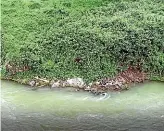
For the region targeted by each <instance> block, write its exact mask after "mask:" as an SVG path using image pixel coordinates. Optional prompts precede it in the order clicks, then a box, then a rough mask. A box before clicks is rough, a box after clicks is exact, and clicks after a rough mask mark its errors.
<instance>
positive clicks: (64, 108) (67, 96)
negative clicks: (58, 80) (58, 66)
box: [1, 81, 164, 131]
mask: <svg viewBox="0 0 164 131" xmlns="http://www.w3.org/2000/svg"><path fill="white" fill-rule="evenodd" d="M1 110H2V114H1V115H2V124H1V126H2V131H164V83H157V82H151V83H147V84H144V85H140V86H138V87H134V88H132V89H130V90H128V91H125V92H122V93H119V92H117V93H108V94H107V95H105V96H94V95H92V94H90V93H87V92H74V90H73V89H69V88H68V89H46V88H44V89H39V90H32V89H31V88H29V87H27V86H24V85H19V84H16V83H14V82H9V81H2V90H1Z"/></svg>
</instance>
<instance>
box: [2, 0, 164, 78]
mask: <svg viewBox="0 0 164 131" xmlns="http://www.w3.org/2000/svg"><path fill="white" fill-rule="evenodd" d="M47 2H48V1H42V2H41V3H33V4H31V3H30V4H29V3H24V4H23V2H20V3H21V4H23V6H24V7H25V9H26V8H28V9H26V10H25V9H23V8H22V9H19V10H18V9H16V5H15V6H14V7H13V6H12V7H11V5H10V6H9V3H10V2H9V1H8V4H7V5H8V6H9V7H8V8H7V9H3V12H6V11H9V10H11V9H15V10H17V13H19V11H20V10H21V11H20V12H21V13H23V16H21V20H20V21H18V20H16V23H14V22H13V21H11V20H10V21H9V22H7V23H6V21H7V20H9V16H6V15H5V14H4V17H3V18H4V22H3V23H2V25H3V28H4V31H5V32H4V36H5V39H4V42H3V43H2V47H3V48H2V49H3V52H4V53H3V55H4V56H3V57H4V58H3V61H6V60H13V58H15V59H16V61H18V62H20V61H24V62H25V63H28V64H29V65H30V66H31V67H32V71H33V72H35V73H36V74H37V75H40V76H46V77H59V78H67V77H74V76H78V77H83V78H84V79H86V80H89V81H90V80H95V79H97V78H101V77H106V76H114V75H115V74H117V73H118V72H120V71H122V70H124V69H125V68H127V67H128V66H129V65H140V67H141V68H142V69H143V70H144V71H146V72H149V73H154V74H158V76H160V77H161V76H164V42H163V41H164V34H163V32H164V30H163V29H164V22H163V21H164V15H163V14H164V12H163V8H162V5H163V4H162V0H158V2H154V0H139V1H136V0H134V1H128V0H118V1H101V0H99V1H97V0H96V1H95V0H89V1H86V2H84V1H80V0H79V1H76V2H75V1H74V0H69V1H68V2H64V1H60V2H59V3H51V4H50V5H49V6H45V3H47ZM96 2H98V3H96ZM20 3H19V4H20ZM7 5H5V4H4V5H3V7H5V6H7ZM17 6H18V5H17ZM75 7H76V8H75ZM25 11H27V12H25ZM17 13H16V14H14V13H10V17H12V18H13V19H17V18H18V17H20V16H17ZM11 14H13V15H16V16H14V17H15V18H14V17H13V16H11ZM5 16H6V17H5ZM22 17H25V18H26V19H27V20H26V21H25V20H24V19H23V18H22ZM14 24H15V27H14V29H13V26H14ZM21 24H22V25H21ZM11 29H13V30H11ZM13 36H14V37H13Z"/></svg>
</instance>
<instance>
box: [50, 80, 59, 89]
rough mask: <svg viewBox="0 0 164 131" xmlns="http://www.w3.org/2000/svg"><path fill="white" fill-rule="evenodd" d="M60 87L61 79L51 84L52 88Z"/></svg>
mask: <svg viewBox="0 0 164 131" xmlns="http://www.w3.org/2000/svg"><path fill="white" fill-rule="evenodd" d="M57 87H60V81H56V82H54V83H53V84H52V85H51V88H57Z"/></svg>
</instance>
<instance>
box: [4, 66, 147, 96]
mask: <svg viewBox="0 0 164 131" xmlns="http://www.w3.org/2000/svg"><path fill="white" fill-rule="evenodd" d="M4 79H8V80H13V81H16V82H18V83H21V84H26V85H29V86H31V87H35V89H37V88H40V87H49V88H66V87H74V88H76V91H78V90H85V91H89V92H92V93H95V94H100V93H104V92H107V91H122V90H127V89H128V88H130V87H132V86H134V85H135V84H137V83H143V82H145V81H147V80H149V78H148V76H147V74H146V73H145V72H143V71H141V70H140V69H139V68H137V67H129V68H128V69H127V70H125V71H123V72H121V73H119V74H118V75H117V76H115V77H113V78H102V79H99V80H97V81H93V82H92V83H89V84H87V83H86V82H85V81H84V80H83V79H82V78H69V79H66V80H60V79H51V80H50V79H46V78H40V77H38V76H36V77H34V78H33V79H30V80H29V79H14V77H12V76H10V77H6V78H4Z"/></svg>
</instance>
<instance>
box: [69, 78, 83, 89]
mask: <svg viewBox="0 0 164 131" xmlns="http://www.w3.org/2000/svg"><path fill="white" fill-rule="evenodd" d="M66 84H67V85H68V86H71V87H79V88H83V87H84V86H85V83H84V81H83V79H82V78H73V79H68V80H67V81H66Z"/></svg>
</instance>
